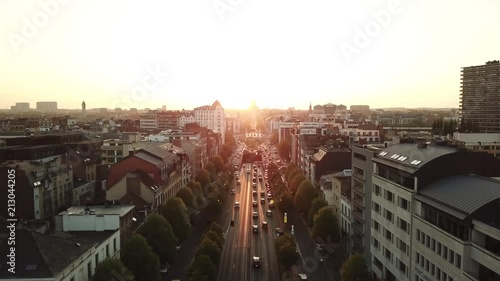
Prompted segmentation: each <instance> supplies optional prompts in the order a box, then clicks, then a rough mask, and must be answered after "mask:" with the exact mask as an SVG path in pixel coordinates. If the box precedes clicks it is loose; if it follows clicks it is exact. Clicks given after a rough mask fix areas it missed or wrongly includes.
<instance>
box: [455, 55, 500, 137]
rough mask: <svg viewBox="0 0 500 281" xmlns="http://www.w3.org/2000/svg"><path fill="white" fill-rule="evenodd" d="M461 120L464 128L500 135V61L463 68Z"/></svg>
mask: <svg viewBox="0 0 500 281" xmlns="http://www.w3.org/2000/svg"><path fill="white" fill-rule="evenodd" d="M461 80H462V81H461V88H462V89H461V94H460V121H461V123H462V126H463V128H464V129H466V130H467V128H469V129H470V128H477V127H479V131H480V132H483V133H500V62H499V61H498V60H496V61H489V62H486V64H484V65H478V66H469V67H463V68H462V79H461Z"/></svg>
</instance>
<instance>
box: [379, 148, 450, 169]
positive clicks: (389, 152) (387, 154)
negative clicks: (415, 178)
mask: <svg viewBox="0 0 500 281" xmlns="http://www.w3.org/2000/svg"><path fill="white" fill-rule="evenodd" d="M456 152H457V150H456V149H454V148H451V147H446V146H434V145H428V144H425V145H422V146H419V145H418V144H416V143H403V144H397V145H393V146H389V147H387V148H385V149H383V150H382V151H381V152H380V153H378V154H377V155H376V156H375V157H374V160H377V159H383V160H385V161H389V162H394V163H396V164H398V165H400V164H406V165H410V166H412V167H415V168H416V169H418V168H419V167H421V166H423V165H424V164H425V163H427V162H430V161H432V160H434V159H436V158H439V157H441V156H443V155H447V154H451V153H456Z"/></svg>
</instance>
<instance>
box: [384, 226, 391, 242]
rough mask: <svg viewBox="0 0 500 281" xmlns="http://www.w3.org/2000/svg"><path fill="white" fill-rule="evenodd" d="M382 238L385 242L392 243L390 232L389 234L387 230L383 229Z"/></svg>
mask: <svg viewBox="0 0 500 281" xmlns="http://www.w3.org/2000/svg"><path fill="white" fill-rule="evenodd" d="M384 237H385V239H387V241H389V242H391V243H392V232H390V231H389V230H388V229H387V228H384Z"/></svg>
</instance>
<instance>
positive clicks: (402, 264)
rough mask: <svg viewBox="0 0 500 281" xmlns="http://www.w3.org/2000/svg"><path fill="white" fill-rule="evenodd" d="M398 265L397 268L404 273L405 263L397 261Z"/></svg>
mask: <svg viewBox="0 0 500 281" xmlns="http://www.w3.org/2000/svg"><path fill="white" fill-rule="evenodd" d="M398 267H399V270H401V272H403V273H406V264H404V262H402V261H399V266H398Z"/></svg>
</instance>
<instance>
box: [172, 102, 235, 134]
mask: <svg viewBox="0 0 500 281" xmlns="http://www.w3.org/2000/svg"><path fill="white" fill-rule="evenodd" d="M188 123H198V124H199V125H200V126H201V127H205V128H207V129H210V130H212V131H214V132H215V133H219V134H221V136H222V143H224V139H225V134H226V116H225V113H224V108H223V107H222V105H221V104H220V102H219V101H215V102H214V103H213V104H212V105H205V106H200V107H196V108H195V109H194V110H193V111H192V112H191V113H190V114H186V113H185V114H183V115H182V116H181V117H179V126H180V127H184V126H185V125H186V124H188Z"/></svg>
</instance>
